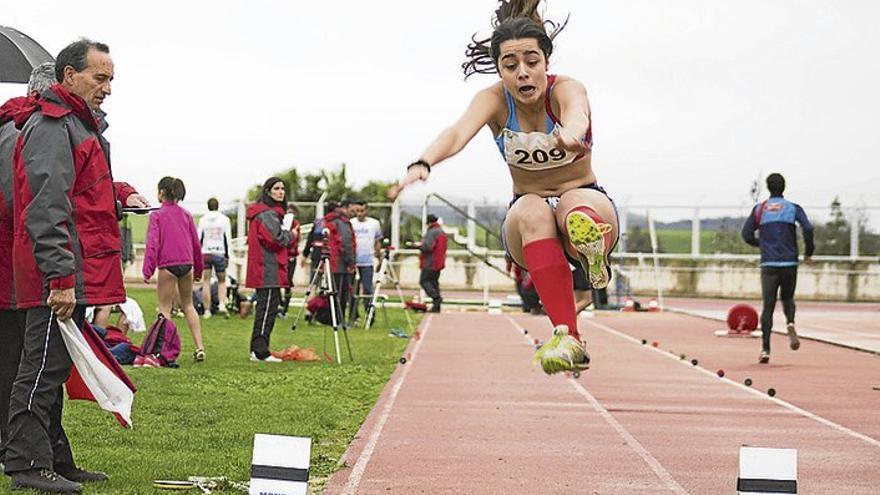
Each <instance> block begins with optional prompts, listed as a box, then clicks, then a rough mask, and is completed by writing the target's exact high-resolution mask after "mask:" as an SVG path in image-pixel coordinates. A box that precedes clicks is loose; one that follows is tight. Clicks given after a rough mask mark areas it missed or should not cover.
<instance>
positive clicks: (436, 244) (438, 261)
mask: <svg viewBox="0 0 880 495" xmlns="http://www.w3.org/2000/svg"><path fill="white" fill-rule="evenodd" d="M427 220H428V230H426V231H425V235H424V236H423V237H422V242H421V245H420V246H419V268H421V269H422V272H421V274H420V275H419V285H421V286H422V289H424V290H425V293H426V294H428V296H429V297H430V298H431V302H432V304H431V312H432V313H439V312H440V303H442V302H443V297H442V296H441V295H440V271H441V270H443V268H445V267H446V242H447V240H446V233H444V232H443V229H442V228H441V227H440V223H439V222H438V221H437V217H436V216H435V215H428V217H427Z"/></svg>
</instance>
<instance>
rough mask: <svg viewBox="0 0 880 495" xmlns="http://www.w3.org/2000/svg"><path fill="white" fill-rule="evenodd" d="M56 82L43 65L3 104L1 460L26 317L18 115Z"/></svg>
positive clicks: (48, 66)
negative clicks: (17, 191)
mask: <svg viewBox="0 0 880 495" xmlns="http://www.w3.org/2000/svg"><path fill="white" fill-rule="evenodd" d="M54 83H55V63H54V62H46V63H44V64H41V65H39V66H37V67H36V68H34V70H33V71H32V72H31V77H30V81H28V86H27V96H19V97H16V98H11V99H10V100H9V101H7V102H6V103H4V104H3V106H0V463H2V462H3V459H4V457H5V455H6V446H5V442H6V439H7V437H8V436H9V429H8V419H9V394H10V393H11V392H12V382H13V381H14V380H15V375H16V374H17V373H18V363H19V361H20V359H21V347H22V344H23V339H24V330H25V316H26V313H25V312H24V311H18V310H16V304H15V289H14V287H13V282H12V277H13V265H12V237H13V235H12V234H13V232H14V222H13V215H12V167H13V165H12V161H13V155H14V152H15V143H16V141H17V140H18V130H17V129H16V128H15V115H16V114H17V113H19V112H21V111H27V109H28V108H29V107H31V106H32V105H34V102H35V100H36V99H37V98H38V97H39V96H40V93H42V92H43V91H45V90H47V89H49V87H50V86H52V85H53V84H54Z"/></svg>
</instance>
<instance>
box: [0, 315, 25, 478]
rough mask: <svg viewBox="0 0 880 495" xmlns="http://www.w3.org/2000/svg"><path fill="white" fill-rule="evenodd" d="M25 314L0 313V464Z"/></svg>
mask: <svg viewBox="0 0 880 495" xmlns="http://www.w3.org/2000/svg"><path fill="white" fill-rule="evenodd" d="M25 322H26V319H25V312H24V311H15V310H7V311H0V462H2V461H3V459H4V458H5V456H6V440H7V439H8V438H9V396H10V394H12V383H13V382H15V375H17V374H18V363H19V362H20V361H21V348H22V345H24V329H25Z"/></svg>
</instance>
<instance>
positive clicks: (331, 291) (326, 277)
mask: <svg viewBox="0 0 880 495" xmlns="http://www.w3.org/2000/svg"><path fill="white" fill-rule="evenodd" d="M324 235H325V236H326V233H325V234H324ZM313 290H317V291H318V294H319V295H326V296H327V298H328V299H329V301H330V321H331V327H332V328H333V341H334V343H335V345H336V362H337V363H338V364H342V353H341V352H340V350H339V330H340V329H342V336H343V338H344V339H345V347H346V348H347V350H348V359H349V361H354V357H353V356H352V354H351V342H350V341H349V340H348V325H346V323H345V319H344V318H343V317H342V305H341V304H340V303H339V292H337V291H336V287H335V286H334V284H333V273H332V270H331V269H330V251H329V244H328V243H327V242H326V240H325V241H324V243H323V244H322V245H321V263H320V265H319V266H318V269H317V270H315V274H314V276H312V280H311V282H309V286H308V288H307V289H306V293H305V296H303V304H302V306H300V308H299V312H297V314H296V318H294V320H293V325H292V326H291V327H290V329H291V330H292V331H295V330H296V325H297V323H298V322H299V319H300V317H302V314H303V311H305V309H306V306H307V305H308V301H309V295H311V293H312V291H313ZM326 349H327V327H326V326H325V327H324V350H325V353H326Z"/></svg>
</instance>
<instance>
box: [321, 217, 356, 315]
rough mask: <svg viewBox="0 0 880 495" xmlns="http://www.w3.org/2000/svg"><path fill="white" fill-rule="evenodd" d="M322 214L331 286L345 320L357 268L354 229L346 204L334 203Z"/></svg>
mask: <svg viewBox="0 0 880 495" xmlns="http://www.w3.org/2000/svg"><path fill="white" fill-rule="evenodd" d="M331 205H332V206H333V208H332V209H330V213H328V214H326V215H324V228H325V229H327V242H328V243H329V245H330V271H331V273H333V287H334V289H336V293H337V294H338V295H339V314H340V316H341V317H342V319H343V321H344V320H345V310H346V307H347V305H348V300H349V298H350V297H351V284H352V282H353V280H354V273H355V271H356V270H357V264H356V263H355V261H356V253H355V251H356V246H355V237H354V229H353V228H352V227H351V221H350V220H349V218H348V204H344V205H343V204H338V205H337V204H335V203H331Z"/></svg>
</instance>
